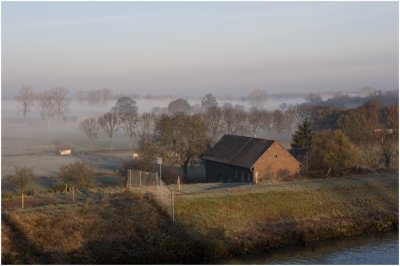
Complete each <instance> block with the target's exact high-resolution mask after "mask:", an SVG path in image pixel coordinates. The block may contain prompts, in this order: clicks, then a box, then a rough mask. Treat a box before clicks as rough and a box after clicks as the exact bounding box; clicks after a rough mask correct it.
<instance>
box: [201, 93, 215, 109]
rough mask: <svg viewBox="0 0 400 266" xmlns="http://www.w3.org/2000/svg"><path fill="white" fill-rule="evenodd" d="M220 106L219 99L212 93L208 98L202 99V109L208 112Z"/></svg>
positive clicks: (207, 95) (208, 94)
mask: <svg viewBox="0 0 400 266" xmlns="http://www.w3.org/2000/svg"><path fill="white" fill-rule="evenodd" d="M214 106H218V102H217V98H215V96H214V95H212V94H211V93H207V94H206V96H204V97H203V98H201V109H203V110H204V111H207V110H208V109H209V108H211V107H214Z"/></svg>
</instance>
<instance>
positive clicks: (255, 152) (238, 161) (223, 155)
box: [204, 135, 274, 168]
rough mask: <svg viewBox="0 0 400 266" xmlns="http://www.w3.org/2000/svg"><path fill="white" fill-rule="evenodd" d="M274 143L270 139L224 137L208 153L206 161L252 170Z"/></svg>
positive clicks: (205, 157)
mask: <svg viewBox="0 0 400 266" xmlns="http://www.w3.org/2000/svg"><path fill="white" fill-rule="evenodd" d="M272 143H274V141H273V140H268V139H259V138H251V137H244V136H235V135H224V136H223V137H222V138H221V139H220V140H219V141H218V142H217V143H216V144H215V145H214V147H213V148H212V149H211V150H209V151H207V152H206V154H205V156H204V159H206V160H210V161H216V162H221V163H226V164H231V165H236V166H240V167H244V168H250V167H252V166H253V165H254V164H255V162H256V161H257V160H258V159H259V158H260V156H261V155H262V154H263V153H264V152H265V151H266V150H267V149H268V148H269V147H270V146H271V145H272Z"/></svg>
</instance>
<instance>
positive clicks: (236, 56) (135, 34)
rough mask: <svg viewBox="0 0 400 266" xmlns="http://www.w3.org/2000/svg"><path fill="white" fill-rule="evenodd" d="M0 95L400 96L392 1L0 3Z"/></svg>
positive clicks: (395, 8)
mask: <svg viewBox="0 0 400 266" xmlns="http://www.w3.org/2000/svg"><path fill="white" fill-rule="evenodd" d="M1 22H2V25H1V30H2V31H1V32H2V92H3V93H4V95H3V96H5V95H9V94H14V93H15V92H16V91H17V90H18V89H19V88H21V86H22V85H24V84H27V85H31V86H32V87H33V88H34V89H35V90H42V89H49V88H51V87H54V86H63V87H66V88H69V89H71V90H76V89H99V88H110V89H113V90H115V91H119V92H125V93H134V94H148V93H151V94H175V95H184V96H187V95H196V96H199V95H200V96H201V95H204V94H205V93H207V92H211V93H215V94H217V95H228V94H232V95H235V96H236V95H247V93H248V92H249V91H250V90H252V89H255V88H261V89H266V90H268V91H269V92H271V93H277V92H291V91H295V92H298V91H307V92H309V91H328V90H345V91H354V90H358V89H360V88H361V87H362V86H364V85H369V86H373V87H375V88H377V89H382V90H393V89H396V90H397V89H398V81H399V78H398V71H399V28H398V23H399V14H398V3H397V2H386V3H382V2H324V3H323V2H322V3H321V2H319V3H318V2H275V3H274V2H252V3H249V2H230V3H228V2H225V3H224V2H219V3H216V2H200V3H199V2H174V3H165V2H164V3H162V2H36V3H35V2H2V18H1Z"/></svg>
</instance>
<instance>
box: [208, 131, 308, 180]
mask: <svg viewBox="0 0 400 266" xmlns="http://www.w3.org/2000/svg"><path fill="white" fill-rule="evenodd" d="M203 159H204V160H205V165H206V181H207V182H253V183H258V182H260V181H263V180H268V179H270V178H274V177H284V176H290V175H294V174H297V173H298V172H299V171H300V167H301V164H300V162H299V161H298V160H296V158H294V157H293V156H292V155H291V154H290V153H289V152H288V151H287V150H286V149H285V148H284V147H282V145H281V144H279V143H278V142H277V141H275V140H268V139H260V138H252V137H244V136H235V135H224V136H223V137H222V138H221V139H220V140H219V141H218V142H217V143H216V144H215V145H214V147H213V148H212V149H211V150H209V151H208V152H206V154H205V155H204V157H203Z"/></svg>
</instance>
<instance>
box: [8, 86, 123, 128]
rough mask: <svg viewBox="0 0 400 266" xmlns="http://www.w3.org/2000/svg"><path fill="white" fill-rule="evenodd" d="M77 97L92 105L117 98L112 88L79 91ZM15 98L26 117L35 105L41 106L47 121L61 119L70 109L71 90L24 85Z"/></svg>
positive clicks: (40, 108)
mask: <svg viewBox="0 0 400 266" xmlns="http://www.w3.org/2000/svg"><path fill="white" fill-rule="evenodd" d="M76 97H77V100H78V101H79V102H84V101H87V102H88V103H89V104H92V105H96V104H107V103H108V102H109V101H111V100H113V99H114V98H115V96H113V94H112V93H111V90H110V89H99V90H89V91H77V92H76ZM15 99H16V100H17V101H18V102H19V103H20V109H19V110H18V112H19V113H21V114H22V115H23V117H24V119H25V118H26V116H27V114H28V113H30V112H32V107H33V106H35V105H36V106H38V107H39V111H40V116H41V118H42V119H43V120H46V121H49V120H50V119H52V118H55V119H56V120H57V121H60V120H61V119H63V118H64V116H65V115H66V114H67V113H68V112H69V111H70V106H69V104H70V101H71V99H70V97H69V90H68V89H66V88H62V87H54V88H51V89H48V90H44V91H41V92H35V91H34V90H33V89H32V87H31V86H22V88H21V89H20V90H19V91H18V95H17V96H16V97H15Z"/></svg>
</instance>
